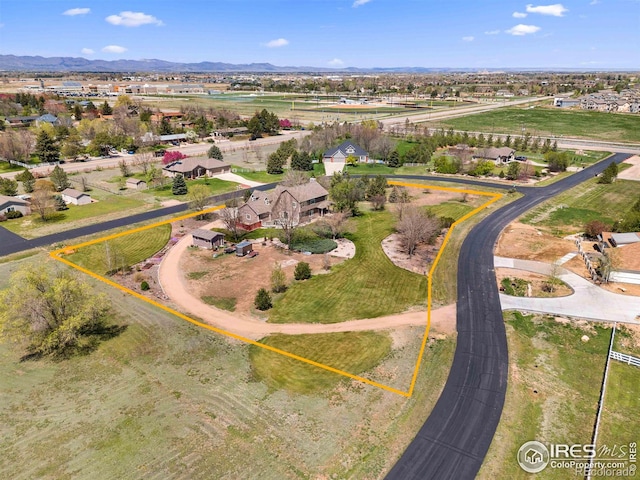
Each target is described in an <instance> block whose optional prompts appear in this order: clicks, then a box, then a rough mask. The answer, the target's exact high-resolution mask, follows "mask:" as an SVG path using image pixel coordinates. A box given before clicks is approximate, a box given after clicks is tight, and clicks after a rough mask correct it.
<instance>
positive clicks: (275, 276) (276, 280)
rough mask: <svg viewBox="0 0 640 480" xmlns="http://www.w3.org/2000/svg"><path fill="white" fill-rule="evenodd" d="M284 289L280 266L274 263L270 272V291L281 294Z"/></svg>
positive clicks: (284, 282) (284, 283)
mask: <svg viewBox="0 0 640 480" xmlns="http://www.w3.org/2000/svg"><path fill="white" fill-rule="evenodd" d="M286 289H287V284H286V277H285V275H284V272H283V271H282V267H280V264H279V263H276V264H275V266H274V267H273V270H272V271H271V291H273V293H282V292H284V291H285V290H286Z"/></svg>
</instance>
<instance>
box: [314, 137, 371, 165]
mask: <svg viewBox="0 0 640 480" xmlns="http://www.w3.org/2000/svg"><path fill="white" fill-rule="evenodd" d="M350 155H352V156H354V157H356V159H357V160H358V162H360V163H370V162H371V160H370V159H369V154H368V153H367V152H365V151H364V150H363V149H362V148H360V147H359V146H358V145H356V144H355V143H353V142H352V141H350V140H347V141H346V142H343V143H341V144H340V145H338V146H337V147H334V148H330V149H329V150H327V151H326V152H324V154H323V155H322V161H323V163H336V162H337V163H344V162H345V161H346V159H347V157H348V156H350Z"/></svg>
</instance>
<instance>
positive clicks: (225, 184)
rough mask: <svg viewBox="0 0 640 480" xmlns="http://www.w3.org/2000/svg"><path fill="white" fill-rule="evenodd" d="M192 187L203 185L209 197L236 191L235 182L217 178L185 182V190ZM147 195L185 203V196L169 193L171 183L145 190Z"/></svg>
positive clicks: (236, 185)
mask: <svg viewBox="0 0 640 480" xmlns="http://www.w3.org/2000/svg"><path fill="white" fill-rule="evenodd" d="M194 185H204V186H206V187H208V188H209V191H210V192H211V195H218V194H221V193H227V192H233V191H234V190H237V189H238V184H237V183H235V182H229V181H227V180H220V179H219V178H209V179H204V178H202V179H198V180H187V188H190V187H193V186H194ZM147 192H148V193H151V194H153V195H155V196H156V197H163V198H174V199H176V200H180V201H186V200H187V195H174V194H173V193H172V191H171V183H168V184H167V185H165V186H164V187H158V188H152V189H150V190H147Z"/></svg>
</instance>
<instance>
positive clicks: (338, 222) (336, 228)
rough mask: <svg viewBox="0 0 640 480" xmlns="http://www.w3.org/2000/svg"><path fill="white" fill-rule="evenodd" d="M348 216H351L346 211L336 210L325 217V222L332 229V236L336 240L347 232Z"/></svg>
mask: <svg viewBox="0 0 640 480" xmlns="http://www.w3.org/2000/svg"><path fill="white" fill-rule="evenodd" d="M348 218H349V216H348V215H347V214H346V213H344V212H335V213H332V214H331V215H326V216H325V217H324V218H323V220H324V223H325V224H326V225H327V226H328V227H329V229H330V230H331V237H332V238H333V239H334V240H335V239H336V238H338V237H339V236H342V234H343V233H344V232H345V230H346V225H347V219H348Z"/></svg>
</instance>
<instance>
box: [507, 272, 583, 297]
mask: <svg viewBox="0 0 640 480" xmlns="http://www.w3.org/2000/svg"><path fill="white" fill-rule="evenodd" d="M505 278H519V279H522V280H524V281H526V282H527V283H529V285H531V288H530V289H528V292H527V295H525V296H528V297H542V298H550V297H566V296H568V295H571V294H572V293H573V290H572V289H571V288H570V287H569V286H567V285H566V284H564V283H562V284H561V285H558V286H557V287H556V289H555V291H553V292H547V291H545V286H546V284H547V282H548V281H549V277H547V276H546V275H540V274H539V273H532V272H527V271H524V270H516V269H513V268H496V280H497V281H498V288H499V289H501V290H502V284H501V283H502V280H503V279H505Z"/></svg>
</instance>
